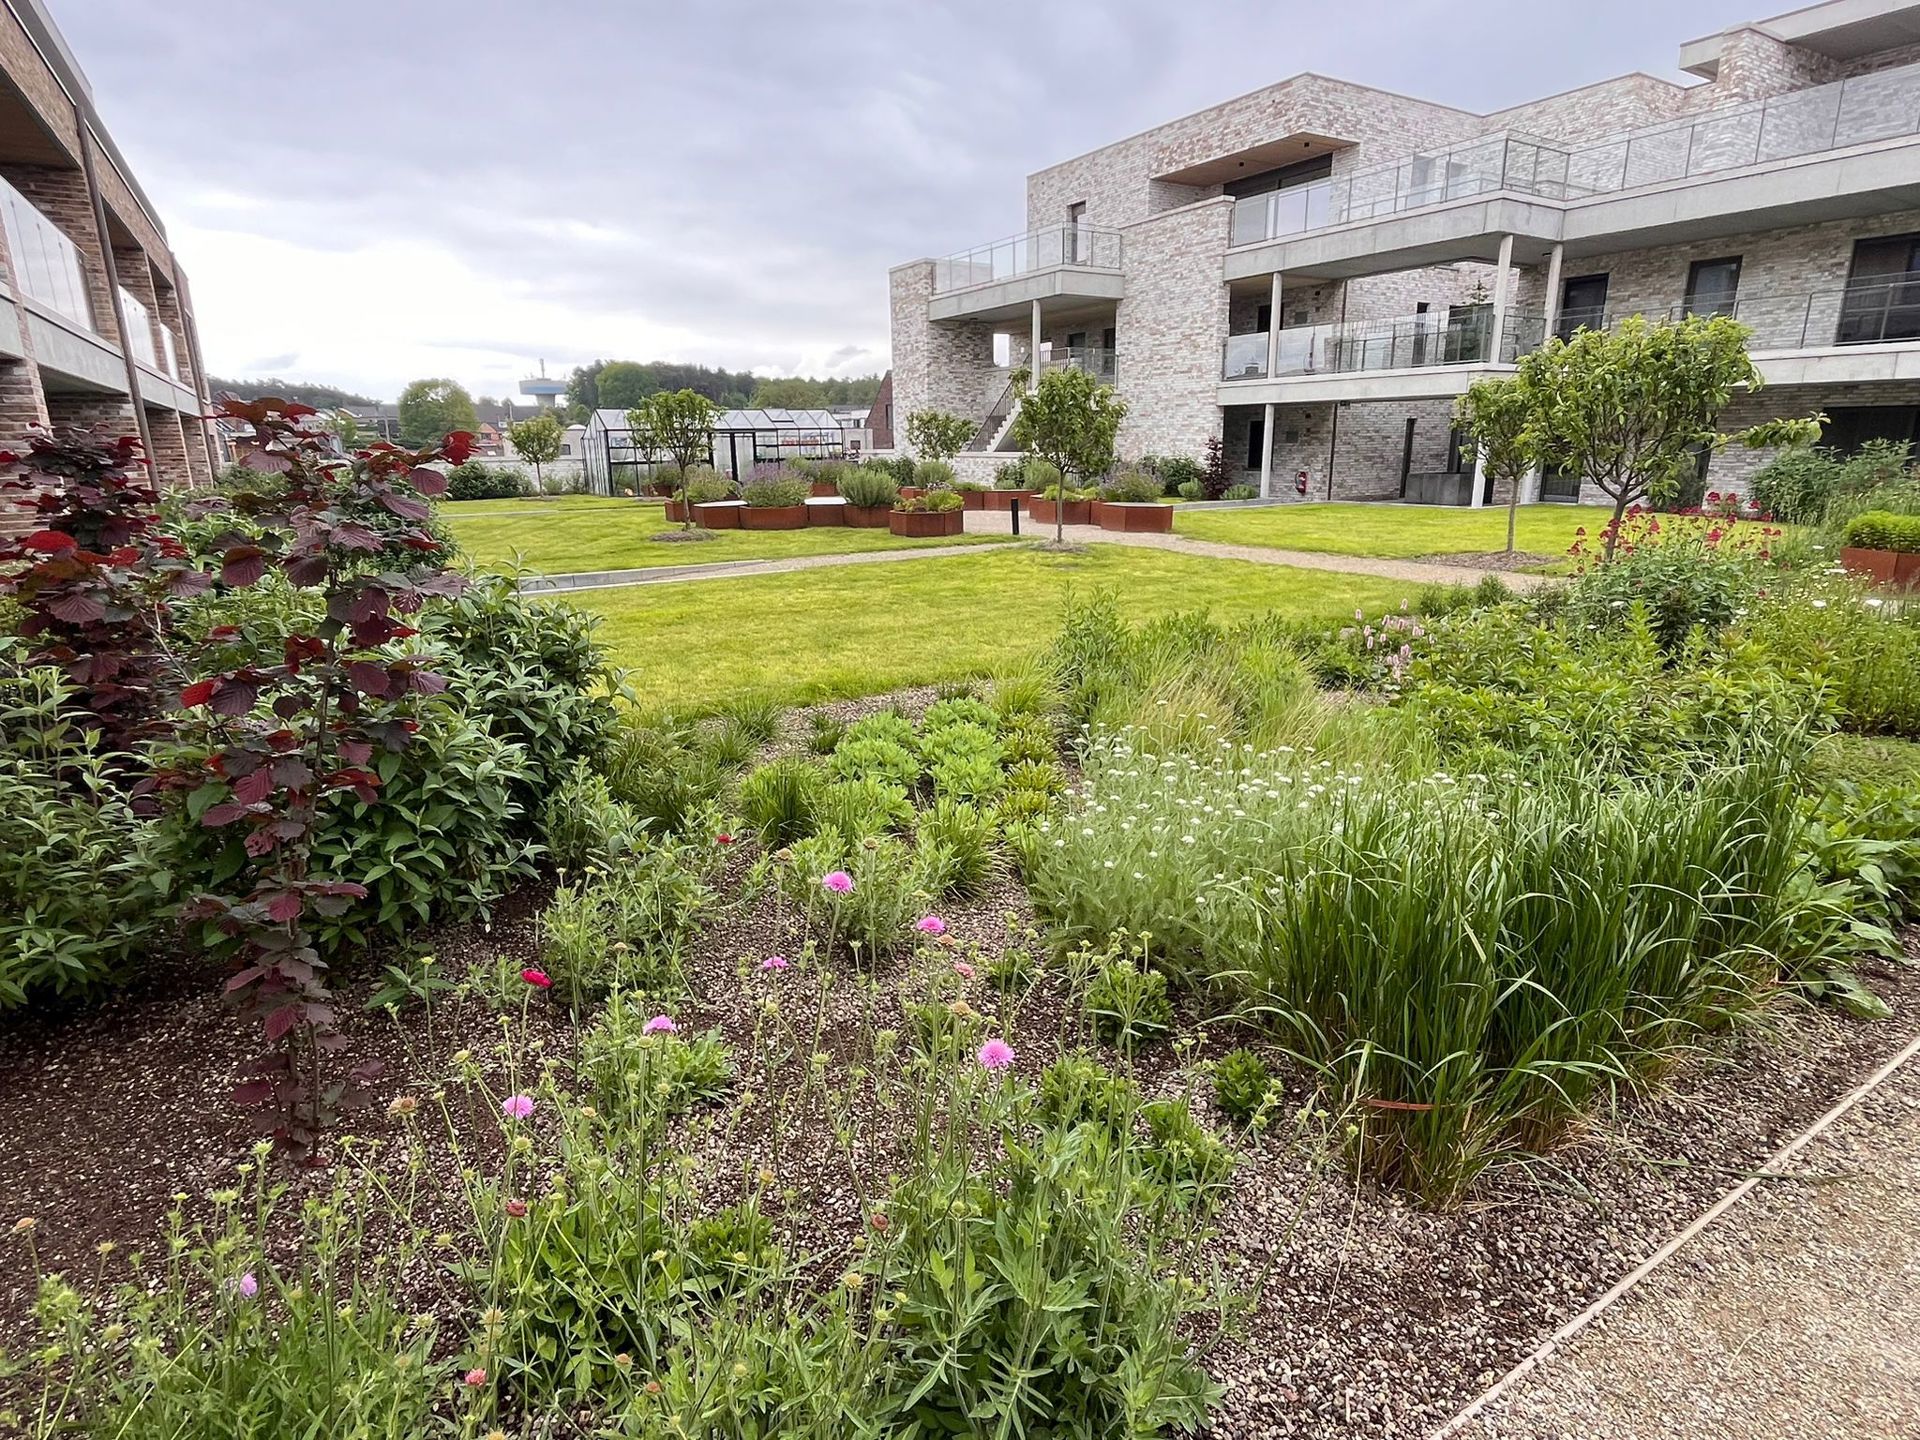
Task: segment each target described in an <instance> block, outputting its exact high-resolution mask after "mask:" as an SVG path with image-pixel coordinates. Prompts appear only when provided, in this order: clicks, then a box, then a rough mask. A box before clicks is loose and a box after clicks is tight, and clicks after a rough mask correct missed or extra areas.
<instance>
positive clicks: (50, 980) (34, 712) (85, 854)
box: [0, 669, 169, 1011]
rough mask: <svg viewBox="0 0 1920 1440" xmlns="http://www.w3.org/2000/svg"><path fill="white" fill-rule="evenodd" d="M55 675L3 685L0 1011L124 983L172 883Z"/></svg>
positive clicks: (35, 674) (68, 690)
mask: <svg viewBox="0 0 1920 1440" xmlns="http://www.w3.org/2000/svg"><path fill="white" fill-rule="evenodd" d="M72 693H73V691H72V687H71V686H69V685H68V684H67V683H66V681H65V680H64V679H63V678H62V677H61V675H60V673H59V672H58V671H56V670H53V669H35V670H28V671H25V672H24V673H21V674H18V675H7V674H5V673H0V835H4V836H5V837H6V839H5V843H4V844H0V1011H3V1010H7V1009H10V1008H13V1007H16V1006H21V1005H26V1004H28V1003H31V1002H32V1001H34V1000H35V999H37V998H39V997H43V996H66V995H71V994H75V993H78V992H83V991H87V990H92V989H95V988H97V987H100V986H104V985H108V984H112V983H114V982H116V981H118V980H120V979H123V978H125V977H126V976H127V975H128V974H129V973H130V972H131V970H132V968H133V967H134V966H135V965H136V964H137V963H138V962H139V961H140V959H141V958H142V956H143V954H144V952H145V950H146V948H147V947H148V946H149V945H150V944H152V943H153V942H154V941H156V940H157V939H159V937H160V935H161V934H162V927H161V924H160V919H161V911H162V908H163V906H164V905H165V903H166V901H167V898H168V891H169V876H168V874H167V871H166V869H165V867H164V865H163V864H162V862H161V857H160V856H159V855H158V854H157V853H156V851H155V846H154V844H153V843H152V832H151V828H150V826H149V825H148V824H147V822H146V821H144V820H142V819H141V818H140V817H139V816H138V815H136V814H135V812H134V809H133V807H132V805H131V804H129V803H128V801H127V799H126V797H125V795H124V793H123V791H122V789H121V785H120V783H119V779H118V777H117V776H116V775H115V773H114V770H113V768H112V767H111V766H110V765H109V764H107V762H106V761H105V760H103V759H102V757H101V756H99V755H98V754H97V753H96V751H95V748H94V746H93V745H92V744H91V743H90V742H89V740H88V739H87V737H86V735H85V734H84V733H83V732H82V731H81V730H80V729H79V728H78V727H77V726H76V725H74V724H73V722H72V721H71V720H70V719H68V718H65V716H66V714H67V713H68V712H67V710H66V707H67V705H68V702H69V697H70V696H71V695H72Z"/></svg>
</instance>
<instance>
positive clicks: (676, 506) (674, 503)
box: [667, 500, 687, 525]
mask: <svg viewBox="0 0 1920 1440" xmlns="http://www.w3.org/2000/svg"><path fill="white" fill-rule="evenodd" d="M667 519H669V520H672V521H674V522H675V523H677V524H681V525H684V524H685V523H686V520H687V507H686V506H684V505H682V504H681V503H680V502H679V501H678V500H669V501H667Z"/></svg>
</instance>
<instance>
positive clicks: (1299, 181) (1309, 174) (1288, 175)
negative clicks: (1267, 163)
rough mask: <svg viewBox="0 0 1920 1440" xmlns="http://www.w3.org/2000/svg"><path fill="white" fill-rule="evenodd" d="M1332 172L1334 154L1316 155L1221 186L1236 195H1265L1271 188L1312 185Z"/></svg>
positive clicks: (1230, 193) (1245, 176) (1280, 188)
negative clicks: (1309, 158)
mask: <svg viewBox="0 0 1920 1440" xmlns="http://www.w3.org/2000/svg"><path fill="white" fill-rule="evenodd" d="M1332 173H1333V156H1332V155H1316V156H1314V157H1313V159H1311V160H1300V161H1296V162H1295V163H1294V164H1292V165H1282V166H1280V167H1279V168H1278V169H1274V170H1262V171H1260V172H1259V173H1258V174H1254V175H1243V176H1241V177H1240V178H1238V179H1236V180H1229V181H1227V183H1226V184H1225V185H1223V186H1221V187H1220V188H1221V189H1223V190H1225V191H1226V193H1227V194H1229V195H1232V196H1236V197H1238V196H1241V195H1265V194H1266V193H1268V192H1269V191H1271V190H1291V189H1292V188H1293V187H1294V186H1296V185H1311V184H1312V183H1313V182H1314V181H1316V180H1324V179H1326V178H1327V177H1328V176H1329V175H1331V174H1332Z"/></svg>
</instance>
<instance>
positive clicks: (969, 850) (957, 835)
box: [913, 799, 999, 898]
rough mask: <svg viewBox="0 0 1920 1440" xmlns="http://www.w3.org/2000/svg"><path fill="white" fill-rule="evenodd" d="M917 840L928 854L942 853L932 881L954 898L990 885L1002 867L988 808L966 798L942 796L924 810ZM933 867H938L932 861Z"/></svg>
mask: <svg viewBox="0 0 1920 1440" xmlns="http://www.w3.org/2000/svg"><path fill="white" fill-rule="evenodd" d="M913 833H914V842H915V844H916V846H917V847H918V848H919V850H920V852H921V853H922V854H924V855H929V856H932V855H938V856H939V863H938V866H937V869H936V873H935V874H934V875H933V876H931V877H930V878H931V881H932V885H933V888H934V890H935V891H936V893H938V894H940V895H943V896H950V897H954V898H965V897H967V896H970V895H977V894H979V893H980V892H981V891H982V890H984V889H986V887H987V883H988V882H989V881H990V880H992V879H993V876H994V873H995V871H996V870H997V869H998V867H999V855H998V852H997V851H996V849H995V845H994V841H995V835H994V821H993V816H992V814H990V813H989V812H988V811H986V810H983V809H981V808H980V807H979V806H977V805H970V804H967V803H966V802H965V801H959V800H951V799H941V800H936V801H934V803H933V806H932V808H931V809H928V810H923V811H921V812H920V816H919V819H918V820H917V821H916V822H915V823H914V831H913ZM929 866H930V868H934V867H933V865H932V862H931V861H929Z"/></svg>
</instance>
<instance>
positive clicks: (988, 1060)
mask: <svg viewBox="0 0 1920 1440" xmlns="http://www.w3.org/2000/svg"><path fill="white" fill-rule="evenodd" d="M979 1058H980V1065H981V1067H982V1068H983V1069H987V1070H1004V1069H1006V1068H1007V1067H1008V1066H1009V1065H1011V1064H1013V1047H1012V1046H1011V1045H1009V1044H1007V1042H1006V1041H1004V1040H989V1041H987V1043H986V1044H984V1045H982V1046H981V1047H980V1057H979Z"/></svg>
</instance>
